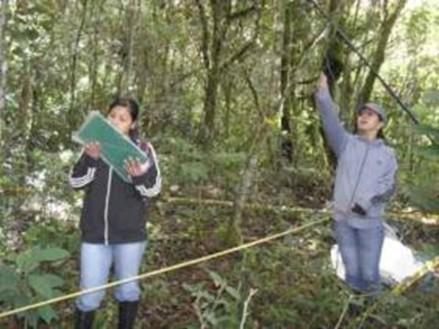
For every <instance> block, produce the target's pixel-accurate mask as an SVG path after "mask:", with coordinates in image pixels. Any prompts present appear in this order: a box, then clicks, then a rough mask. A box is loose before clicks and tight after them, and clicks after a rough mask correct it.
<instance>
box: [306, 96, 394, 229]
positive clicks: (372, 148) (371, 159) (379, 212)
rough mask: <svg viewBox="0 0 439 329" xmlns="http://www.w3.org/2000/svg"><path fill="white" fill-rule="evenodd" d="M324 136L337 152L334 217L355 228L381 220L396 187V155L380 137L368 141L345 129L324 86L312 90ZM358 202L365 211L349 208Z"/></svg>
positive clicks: (377, 222)
mask: <svg viewBox="0 0 439 329" xmlns="http://www.w3.org/2000/svg"><path fill="white" fill-rule="evenodd" d="M315 100H316V104H317V107H318V109H319V111H320V116H321V119H322V123H323V129H324V131H325V134H326V138H327V140H328V143H329V145H330V147H331V148H332V150H333V151H334V153H335V155H336V156H337V160H338V161H337V162H338V163H337V172H336V177H335V186H334V196H333V198H334V200H333V201H334V204H333V210H334V219H335V220H338V221H341V220H343V221H347V222H348V224H349V225H350V226H352V227H355V228H360V229H361V228H371V227H374V226H378V225H381V224H382V217H383V213H384V209H385V206H386V203H387V201H388V200H389V199H390V197H391V196H392V194H393V193H394V191H395V174H396V170H397V162H396V157H395V154H394V152H393V150H392V149H391V148H390V147H388V146H387V145H385V144H384V142H383V140H382V139H376V140H374V141H372V142H371V141H368V140H367V139H364V138H363V137H361V136H358V135H353V134H350V133H348V132H347V131H346V130H345V129H344V128H343V126H342V125H341V123H340V121H339V118H338V115H337V113H336V112H335V109H334V104H333V101H332V99H331V96H330V94H329V91H328V90H327V89H321V90H319V91H317V92H316V93H315ZM355 203H357V204H358V205H360V206H361V207H362V208H363V209H364V210H365V211H366V215H364V216H362V215H358V214H356V213H353V212H352V211H351V208H352V206H353V205H354V204H355Z"/></svg>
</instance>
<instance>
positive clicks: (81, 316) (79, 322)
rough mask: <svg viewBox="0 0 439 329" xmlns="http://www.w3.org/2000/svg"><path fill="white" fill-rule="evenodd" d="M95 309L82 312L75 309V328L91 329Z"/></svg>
mask: <svg viewBox="0 0 439 329" xmlns="http://www.w3.org/2000/svg"><path fill="white" fill-rule="evenodd" d="M94 318H95V311H90V312H82V311H80V310H78V309H76V311H75V329H92V327H93V320H94Z"/></svg>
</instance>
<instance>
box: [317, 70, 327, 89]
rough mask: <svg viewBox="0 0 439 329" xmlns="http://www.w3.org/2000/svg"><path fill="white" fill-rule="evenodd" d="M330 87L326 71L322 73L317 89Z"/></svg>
mask: <svg viewBox="0 0 439 329" xmlns="http://www.w3.org/2000/svg"><path fill="white" fill-rule="evenodd" d="M325 89H328V78H327V77H326V74H325V73H323V72H322V73H320V77H319V81H318V82H317V90H325Z"/></svg>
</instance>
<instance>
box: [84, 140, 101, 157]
mask: <svg viewBox="0 0 439 329" xmlns="http://www.w3.org/2000/svg"><path fill="white" fill-rule="evenodd" d="M84 152H85V154H87V155H88V156H89V157H91V158H93V159H95V160H97V159H99V156H100V155H101V146H100V145H99V143H98V142H91V143H87V144H85V147H84Z"/></svg>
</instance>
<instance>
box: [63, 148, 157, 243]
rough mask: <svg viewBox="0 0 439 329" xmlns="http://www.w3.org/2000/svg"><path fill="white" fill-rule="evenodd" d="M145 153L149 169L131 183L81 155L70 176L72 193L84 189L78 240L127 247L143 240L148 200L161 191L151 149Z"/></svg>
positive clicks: (101, 164)
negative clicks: (117, 244)
mask: <svg viewBox="0 0 439 329" xmlns="http://www.w3.org/2000/svg"><path fill="white" fill-rule="evenodd" d="M143 149H145V152H146V153H147V155H148V157H149V162H150V164H149V165H150V167H149V169H148V170H147V171H146V173H145V174H144V175H142V176H139V177H132V183H126V182H125V181H123V180H122V179H121V178H120V177H119V176H118V175H117V174H116V172H115V171H114V170H113V169H112V168H111V167H109V166H108V165H107V164H106V163H105V162H104V161H103V160H101V159H98V160H95V159H93V158H91V157H89V156H88V155H86V154H85V153H83V154H82V155H81V157H80V159H79V160H78V162H77V163H76V164H75V166H74V168H73V171H72V173H71V175H70V185H71V186H72V187H73V188H74V189H85V196H84V205H83V208H82V214H81V222H80V228H81V239H82V241H83V242H89V243H104V244H114V243H128V242H137V241H144V240H145V239H146V225H145V222H146V216H147V207H148V198H151V197H153V196H156V195H158V194H159V193H160V189H161V176H160V169H159V167H158V161H157V157H156V154H155V151H154V148H153V147H152V145H151V144H149V143H147V144H146V145H145V147H143Z"/></svg>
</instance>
